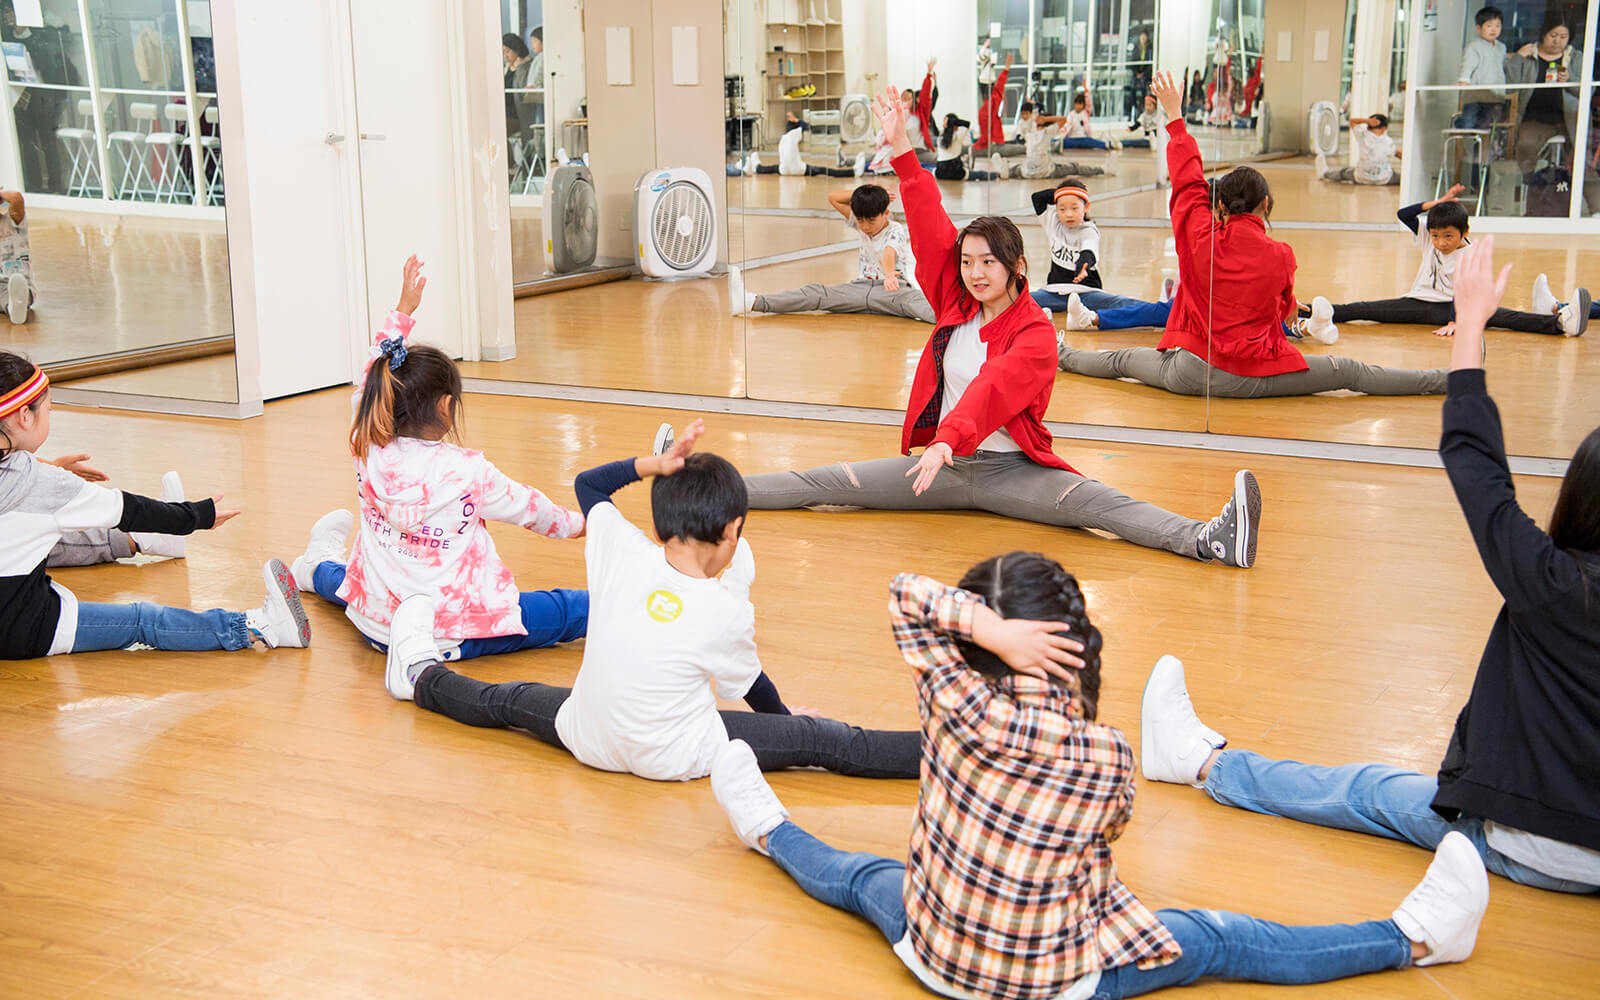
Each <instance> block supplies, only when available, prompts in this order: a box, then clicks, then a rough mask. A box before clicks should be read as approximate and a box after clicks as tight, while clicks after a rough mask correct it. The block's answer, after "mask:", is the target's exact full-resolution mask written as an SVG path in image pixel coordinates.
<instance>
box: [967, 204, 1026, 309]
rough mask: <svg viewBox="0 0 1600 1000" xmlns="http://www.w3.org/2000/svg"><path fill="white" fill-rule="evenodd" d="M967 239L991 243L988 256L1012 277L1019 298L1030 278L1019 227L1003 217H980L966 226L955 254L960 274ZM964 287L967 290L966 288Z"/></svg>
mask: <svg viewBox="0 0 1600 1000" xmlns="http://www.w3.org/2000/svg"><path fill="white" fill-rule="evenodd" d="M968 236H981V237H983V238H984V240H986V241H987V242H988V244H989V252H990V253H992V254H994V257H995V259H996V260H998V261H999V262H1000V264H1001V266H1003V267H1004V268H1005V269H1006V273H1007V274H1009V275H1011V280H1012V282H1013V283H1014V284H1015V286H1016V290H1017V292H1018V293H1019V294H1020V293H1021V291H1022V283H1023V282H1024V281H1026V280H1027V278H1028V263H1027V261H1026V260H1024V259H1023V256H1022V233H1021V231H1020V230H1018V229H1017V224H1016V223H1015V222H1012V221H1011V220H1010V219H1008V218H1006V217H1005V216H1003V215H980V216H978V217H977V218H976V219H973V220H972V221H971V222H969V223H967V228H965V229H963V230H961V232H960V233H957V234H956V245H955V250H954V251H953V252H954V253H955V257H956V268H957V270H959V269H960V267H961V245H962V244H963V243H965V242H966V239H967V237H968ZM962 287H963V290H965V285H963V286H962Z"/></svg>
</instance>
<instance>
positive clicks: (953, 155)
mask: <svg viewBox="0 0 1600 1000" xmlns="http://www.w3.org/2000/svg"><path fill="white" fill-rule="evenodd" d="M942 135H943V133H941V140H940V143H939V162H941V163H943V162H944V161H945V160H959V159H961V157H962V156H963V155H965V153H966V151H967V146H969V145H971V143H972V131H971V130H970V129H968V128H967V127H966V126H965V125H962V126H960V127H958V128H957V129H956V130H955V132H954V133H952V134H951V136H950V145H948V146H946V145H945V144H944V142H943V139H942Z"/></svg>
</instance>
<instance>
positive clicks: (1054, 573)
mask: <svg viewBox="0 0 1600 1000" xmlns="http://www.w3.org/2000/svg"><path fill="white" fill-rule="evenodd" d="M958 586H959V587H960V588H961V589H962V590H968V591H971V592H972V593H974V594H977V595H978V596H979V597H982V598H983V600H984V603H985V604H987V605H989V610H991V611H993V612H994V613H995V614H997V615H999V616H1000V617H1001V618H1026V619H1031V620H1033V621H1063V622H1066V623H1067V634H1068V635H1070V636H1071V637H1072V638H1074V639H1076V640H1078V641H1079V642H1081V643H1083V652H1081V653H1079V654H1078V656H1079V657H1080V658H1081V659H1082V660H1083V667H1082V669H1079V670H1075V671H1073V678H1074V682H1073V683H1070V684H1068V685H1067V687H1068V688H1069V689H1070V690H1073V691H1074V692H1075V693H1076V694H1077V695H1078V699H1079V702H1080V703H1081V705H1082V707H1083V717H1084V718H1086V719H1091V720H1092V719H1094V718H1095V716H1096V715H1098V714H1099V710H1100V646H1101V639H1100V630H1099V629H1097V628H1095V627H1094V625H1093V624H1091V623H1090V621H1089V609H1088V606H1087V605H1086V604H1085V603H1084V600H1083V591H1082V589H1080V588H1079V587H1078V581H1077V580H1076V579H1075V578H1074V577H1073V575H1072V574H1071V573H1068V572H1067V571H1066V570H1064V569H1062V568H1061V564H1060V563H1058V562H1056V561H1055V560H1054V559H1051V558H1049V557H1048V556H1043V555H1040V554H1039V553H1037V552H1007V553H1006V554H1005V555H1003V556H993V557H991V558H988V559H985V560H984V561H983V562H981V563H979V564H978V565H976V566H974V567H972V568H971V569H969V570H967V575H966V576H963V577H962V578H961V583H960V584H958ZM957 645H958V646H960V648H961V655H962V656H963V657H964V658H965V659H966V661H967V665H968V666H969V667H971V668H972V669H974V670H976V671H977V672H978V673H980V674H983V675H984V676H985V677H992V678H995V679H999V678H1002V677H1009V676H1010V675H1011V674H1012V673H1013V671H1012V669H1011V668H1010V667H1008V666H1006V664H1005V661H1003V660H1001V659H1000V657H998V656H996V655H995V654H994V653H992V652H990V651H989V650H987V649H984V648H983V647H982V646H979V645H977V644H975V643H971V642H966V641H958V642H957ZM1054 683H1060V682H1054Z"/></svg>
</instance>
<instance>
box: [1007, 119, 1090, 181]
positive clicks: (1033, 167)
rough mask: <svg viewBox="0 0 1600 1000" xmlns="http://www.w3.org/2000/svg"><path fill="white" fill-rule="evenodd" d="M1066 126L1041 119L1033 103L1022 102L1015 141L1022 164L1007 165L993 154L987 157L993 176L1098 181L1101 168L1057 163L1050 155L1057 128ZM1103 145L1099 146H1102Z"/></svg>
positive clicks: (1051, 120) (1063, 121)
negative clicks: (1019, 143) (1017, 141)
mask: <svg viewBox="0 0 1600 1000" xmlns="http://www.w3.org/2000/svg"><path fill="white" fill-rule="evenodd" d="M1065 122H1066V119H1065V118H1063V117H1061V116H1060V115H1042V114H1040V113H1039V109H1038V106H1037V105H1035V104H1034V103H1033V102H1032V101H1023V102H1022V108H1021V110H1020V111H1019V112H1018V120H1017V138H1019V139H1021V140H1022V147H1023V154H1022V162H1021V163H1012V164H1008V163H1006V161H1005V160H1004V159H1003V158H1002V157H1001V155H1000V153H999V152H995V153H994V154H992V155H991V156H990V157H989V163H990V166H991V168H992V169H993V170H994V173H995V175H996V176H997V177H1001V178H1006V177H1027V178H1031V179H1037V178H1049V177H1097V176H1099V175H1100V174H1103V173H1105V172H1106V171H1105V169H1104V168H1103V167H1097V166H1091V165H1089V164H1087V163H1075V162H1070V161H1061V160H1056V159H1055V158H1053V157H1052V156H1051V155H1050V144H1051V142H1052V141H1054V140H1055V138H1056V136H1057V135H1059V134H1060V126H1061V125H1062V124H1063V123H1065ZM1104 145H1105V144H1104V143H1101V146H1104Z"/></svg>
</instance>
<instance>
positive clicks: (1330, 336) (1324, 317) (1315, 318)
mask: <svg viewBox="0 0 1600 1000" xmlns="http://www.w3.org/2000/svg"><path fill="white" fill-rule="evenodd" d="M1305 331H1306V333H1307V334H1309V335H1310V336H1311V338H1312V339H1313V340H1315V341H1317V343H1319V344H1333V343H1337V342H1338V340H1339V328H1338V327H1337V326H1336V325H1334V322H1333V303H1332V302H1329V301H1328V300H1327V299H1326V298H1325V297H1323V296H1321V295H1318V296H1316V297H1315V298H1313V299H1312V300H1311V317H1310V318H1309V319H1307V320H1306V326H1305Z"/></svg>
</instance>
